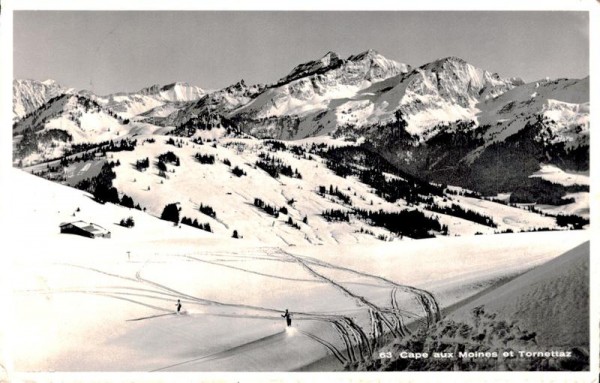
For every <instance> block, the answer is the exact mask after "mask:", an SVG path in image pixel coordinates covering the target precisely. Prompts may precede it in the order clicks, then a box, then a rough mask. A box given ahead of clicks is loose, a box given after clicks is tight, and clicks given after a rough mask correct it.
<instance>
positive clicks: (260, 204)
mask: <svg viewBox="0 0 600 383" xmlns="http://www.w3.org/2000/svg"><path fill="white" fill-rule="evenodd" d="M254 206H256V207H257V208H259V209H261V210H262V211H264V212H265V213H267V214H269V215H272V216H273V217H275V218H277V217H279V210H280V209H278V208H277V207H276V206H271V205H269V204H267V203H265V202H264V201H263V200H262V199H260V198H254ZM284 214H287V208H286V209H285V213H284Z"/></svg>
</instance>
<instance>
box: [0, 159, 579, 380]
mask: <svg viewBox="0 0 600 383" xmlns="http://www.w3.org/2000/svg"><path fill="white" fill-rule="evenodd" d="M11 181H12V182H13V183H14V185H17V186H18V187H19V190H22V191H23V193H19V194H18V195H15V196H14V198H15V201H14V205H13V206H14V208H15V209H14V211H11V212H10V217H12V218H14V220H15V221H13V225H11V227H13V229H11V232H10V235H9V236H8V238H10V241H13V242H11V243H14V244H15V246H10V248H11V249H14V250H13V252H12V253H10V258H9V259H10V261H11V262H12V263H13V266H14V267H13V270H14V273H13V277H14V279H13V286H14V322H13V325H12V327H11V329H12V330H11V337H12V339H13V340H15V342H14V343H12V347H11V351H12V353H13V356H14V361H15V367H16V369H17V370H19V371H152V370H160V371H213V370H216V371H234V370H241V371H262V370H267V371H273V370H293V369H297V368H301V367H303V366H305V365H307V364H310V363H312V362H314V361H316V360H318V359H320V358H322V357H324V356H327V355H331V353H332V352H335V351H337V352H338V353H339V354H340V355H342V357H343V358H347V356H344V355H345V353H344V352H343V349H344V343H343V336H344V335H343V334H345V333H344V331H347V329H346V327H345V325H342V324H341V323H342V322H340V321H342V319H343V318H344V317H346V318H351V319H352V323H354V324H355V325H357V326H359V328H361V329H362V330H363V331H364V332H365V334H367V336H372V333H371V330H370V323H369V315H368V310H367V307H366V306H365V304H366V303H369V304H374V305H376V306H377V307H381V308H389V307H390V305H391V303H390V301H389V299H390V292H393V294H392V295H393V296H394V295H395V296H396V300H397V304H399V305H400V307H401V308H402V310H403V311H402V313H403V314H402V315H406V319H407V320H412V319H414V318H415V317H422V316H423V315H425V314H424V313H423V311H421V308H420V307H419V306H418V305H416V304H415V300H414V297H413V294H414V292H411V291H413V290H411V288H412V287H411V288H408V287H407V286H419V287H425V288H428V289H431V291H433V292H434V294H435V296H436V297H438V301H439V303H440V305H441V307H445V306H447V305H450V304H453V303H455V302H457V301H459V300H461V299H464V298H466V297H468V296H470V295H472V294H474V293H477V292H479V291H482V290H483V289H485V288H486V287H487V286H489V285H490V284H492V283H494V282H495V281H496V280H498V278H503V277H505V276H509V275H514V274H515V273H518V272H522V271H525V270H527V269H529V268H531V267H534V266H536V265H539V264H541V263H542V262H544V261H545V260H548V259H552V258H554V257H556V256H557V255H559V254H560V253H561V252H563V251H565V250H567V249H568V248H570V247H573V246H575V245H576V244H579V243H581V242H582V241H584V240H585V239H586V238H587V233H585V232H564V233H558V234H557V233H532V234H518V235H506V236H505V237H506V240H504V241H499V242H498V241H489V240H488V239H487V238H484V237H471V238H468V239H466V238H447V239H443V240H439V239H436V240H425V241H412V242H403V243H395V244H394V243H391V244H390V243H388V244H385V243H381V244H379V245H377V246H373V245H367V246H349V245H347V244H344V245H331V246H309V247H302V248H300V247H293V248H287V247H286V248H266V247H264V245H259V244H254V245H253V244H252V243H251V242H247V241H244V242H240V241H236V240H232V239H227V238H219V239H218V241H214V240H212V239H211V237H212V236H213V235H209V234H204V233H203V232H202V231H198V230H195V229H191V228H185V227H182V228H177V227H174V226H172V225H171V224H168V223H166V222H163V221H159V220H157V219H155V218H151V217H149V216H147V215H144V214H143V213H141V212H137V211H135V210H128V209H124V208H121V207H115V206H112V205H110V204H109V205H106V206H101V205H99V204H97V203H95V202H93V201H92V200H91V199H90V198H88V197H86V196H85V195H84V194H83V193H81V192H79V191H76V190H73V189H68V188H65V187H63V186H60V185H56V184H53V183H50V182H47V181H44V180H40V179H39V178H35V177H32V176H29V175H27V174H25V173H22V172H19V171H16V170H14V171H12V172H11ZM40 190H43V191H44V192H43V193H40ZM77 207H79V208H80V212H76V208H77ZM73 213H75V214H76V217H72V214H73ZM127 215H133V217H134V219H135V221H136V227H135V228H133V229H125V228H121V227H118V226H116V225H115V224H114V222H116V221H117V220H118V219H120V218H122V217H124V216H127ZM69 219H93V221H94V222H95V223H98V224H101V225H103V226H104V227H107V228H109V229H110V230H111V231H112V234H113V238H112V239H110V240H108V239H94V240H92V239H87V238H82V237H78V236H74V235H65V234H59V233H58V223H59V222H62V221H63V220H69ZM24 226H27V227H28V230H27V233H25V232H24V231H23V230H21V229H20V228H22V227H24ZM25 236H27V238H31V237H32V236H35V237H36V239H37V240H36V241H30V240H26V239H25V238H24V237H25ZM91 244H93V246H90V245H91ZM244 244H245V245H247V246H245V245H244ZM534 244H535V245H534ZM257 246H260V247H257ZM128 252H130V253H129V254H128ZM340 267H342V268H344V269H341V268H340ZM379 277H385V278H387V280H388V281H392V282H386V281H384V280H382V279H380V278H379ZM394 283H395V284H398V285H394ZM340 286H341V287H343V288H345V289H346V291H347V292H346V293H344V292H342V290H341V289H340ZM398 286H404V287H402V288H400V287H398ZM357 296H360V297H363V298H364V299H366V301H360V300H357V298H356V297H357ZM176 299H181V300H182V303H183V308H184V311H185V315H180V316H176V315H173V312H174V304H175V301H176ZM285 308H288V309H289V310H290V311H291V312H292V313H293V314H294V316H293V327H292V329H290V330H288V331H285V327H284V324H283V320H282V318H281V317H280V314H281V313H282V312H283V311H284V309H285ZM332 323H338V324H339V325H340V327H337V328H339V330H336V326H332ZM232 329H233V330H234V331H232ZM344 329H346V330H344ZM342 330H343V331H342ZM340 331H341V332H340ZM346 335H348V334H347V333H346ZM348 339H351V338H348ZM75 355H76V356H77V357H75ZM338 366H339V368H341V363H340V364H339V365H338Z"/></svg>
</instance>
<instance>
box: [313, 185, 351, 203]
mask: <svg viewBox="0 0 600 383" xmlns="http://www.w3.org/2000/svg"><path fill="white" fill-rule="evenodd" d="M319 194H321V195H325V194H329V195H332V196H335V197H338V198H339V199H340V200H341V201H342V202H343V203H345V204H347V205H352V199H351V198H350V196H349V195H347V194H344V193H342V192H341V191H339V189H338V187H337V186H336V187H335V188H334V187H333V185H329V189H327V188H326V187H325V186H322V185H321V186H319Z"/></svg>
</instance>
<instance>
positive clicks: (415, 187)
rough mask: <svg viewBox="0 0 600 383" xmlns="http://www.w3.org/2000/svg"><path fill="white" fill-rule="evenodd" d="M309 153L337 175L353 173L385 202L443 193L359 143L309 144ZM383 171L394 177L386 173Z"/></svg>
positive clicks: (414, 199)
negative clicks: (336, 146) (336, 144)
mask: <svg viewBox="0 0 600 383" xmlns="http://www.w3.org/2000/svg"><path fill="white" fill-rule="evenodd" d="M310 150H311V153H314V154H317V155H319V156H321V157H323V158H325V159H326V164H327V167H328V168H329V169H331V170H332V171H333V172H334V173H336V174H337V175H338V176H340V177H348V176H356V177H358V178H359V179H360V181H361V182H363V183H365V184H367V185H369V186H371V187H373V188H374V189H375V193H376V194H377V195H378V196H380V197H382V198H384V199H385V200H386V201H388V202H395V201H396V200H398V199H404V200H406V201H407V202H409V203H416V202H422V201H423V199H424V198H426V197H427V196H430V195H437V196H441V195H443V190H444V188H443V187H439V186H435V185H432V184H430V183H429V182H426V181H423V180H420V179H418V178H416V177H414V176H412V175H410V174H408V173H406V172H402V171H400V170H399V169H398V168H396V167H395V166H394V165H392V164H391V163H389V162H388V161H387V160H386V159H385V158H383V157H381V155H379V154H378V153H375V152H371V151H369V150H368V149H367V148H365V147H362V146H347V147H338V148H332V147H328V146H325V145H323V144H321V145H313V146H312V147H311V149H310ZM384 173H388V174H391V175H393V176H395V177H386V175H385V174H384Z"/></svg>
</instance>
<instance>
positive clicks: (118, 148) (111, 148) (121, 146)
mask: <svg viewBox="0 0 600 383" xmlns="http://www.w3.org/2000/svg"><path fill="white" fill-rule="evenodd" d="M136 146H137V140H130V139H128V138H125V139H122V140H120V141H118V142H117V143H116V144H115V143H114V141H113V140H110V141H109V142H108V144H107V145H106V148H104V152H123V151H127V152H131V151H133V150H134V149H135V147H136Z"/></svg>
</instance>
